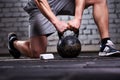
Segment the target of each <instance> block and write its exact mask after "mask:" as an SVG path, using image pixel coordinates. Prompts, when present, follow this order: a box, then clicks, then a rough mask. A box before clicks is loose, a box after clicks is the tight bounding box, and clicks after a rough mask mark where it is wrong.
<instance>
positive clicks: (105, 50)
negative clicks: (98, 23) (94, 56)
mask: <svg viewBox="0 0 120 80" xmlns="http://www.w3.org/2000/svg"><path fill="white" fill-rule="evenodd" d="M99 56H103V57H104V56H111V57H114V56H120V51H118V50H116V49H115V46H114V44H113V43H112V41H110V40H108V41H107V43H106V45H103V46H102V45H101V46H100V52H99Z"/></svg>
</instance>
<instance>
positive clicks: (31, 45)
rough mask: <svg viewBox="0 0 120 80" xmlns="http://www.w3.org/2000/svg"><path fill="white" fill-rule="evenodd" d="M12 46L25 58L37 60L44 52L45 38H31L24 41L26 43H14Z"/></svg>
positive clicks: (45, 46)
mask: <svg viewBox="0 0 120 80" xmlns="http://www.w3.org/2000/svg"><path fill="white" fill-rule="evenodd" d="M14 46H15V48H16V49H18V50H19V51H20V52H21V53H23V55H25V56H28V57H31V58H39V55H40V54H41V53H44V52H46V48H47V37H46V36H39V37H32V38H30V40H26V41H15V42H14Z"/></svg>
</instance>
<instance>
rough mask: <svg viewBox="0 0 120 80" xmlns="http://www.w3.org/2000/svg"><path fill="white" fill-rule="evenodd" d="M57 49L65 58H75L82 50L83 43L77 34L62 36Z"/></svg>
mask: <svg viewBox="0 0 120 80" xmlns="http://www.w3.org/2000/svg"><path fill="white" fill-rule="evenodd" d="M57 51H58V54H59V55H60V56H61V57H63V58H74V57H77V56H78V55H79V54H80V52H81V43H80V41H79V39H78V37H77V36H76V35H67V36H62V37H61V38H60V39H59V41H58V43H57Z"/></svg>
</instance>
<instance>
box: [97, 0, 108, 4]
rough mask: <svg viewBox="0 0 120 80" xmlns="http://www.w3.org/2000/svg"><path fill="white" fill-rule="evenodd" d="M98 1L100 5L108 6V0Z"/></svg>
mask: <svg viewBox="0 0 120 80" xmlns="http://www.w3.org/2000/svg"><path fill="white" fill-rule="evenodd" d="M97 1H98V3H100V4H106V3H107V0H97Z"/></svg>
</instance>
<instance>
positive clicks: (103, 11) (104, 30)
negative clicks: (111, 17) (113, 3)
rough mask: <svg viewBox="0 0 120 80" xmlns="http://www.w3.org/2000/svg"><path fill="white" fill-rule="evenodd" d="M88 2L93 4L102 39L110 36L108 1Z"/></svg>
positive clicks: (87, 2)
mask: <svg viewBox="0 0 120 80" xmlns="http://www.w3.org/2000/svg"><path fill="white" fill-rule="evenodd" d="M86 4H87V5H93V16H94V20H95V22H96V24H97V26H98V29H99V32H100V36H101V39H103V38H107V37H109V28H108V26H109V23H108V8H107V1H106V0H86Z"/></svg>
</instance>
